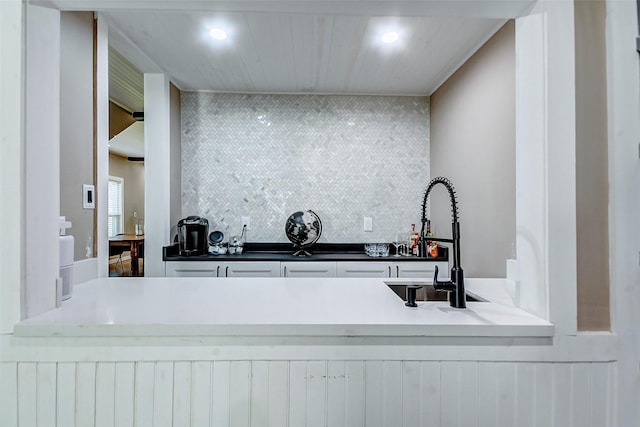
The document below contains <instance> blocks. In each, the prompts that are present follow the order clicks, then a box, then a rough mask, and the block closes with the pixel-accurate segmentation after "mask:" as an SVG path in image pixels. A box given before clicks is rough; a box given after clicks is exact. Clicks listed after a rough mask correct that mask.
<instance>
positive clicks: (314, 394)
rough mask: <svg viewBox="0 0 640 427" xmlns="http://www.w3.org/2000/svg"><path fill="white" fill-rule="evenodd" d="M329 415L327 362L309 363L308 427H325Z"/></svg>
mask: <svg viewBox="0 0 640 427" xmlns="http://www.w3.org/2000/svg"><path fill="white" fill-rule="evenodd" d="M326 415H327V362H326V361H315V360H314V361H310V362H308V363H307V419H306V426H307V427H325V426H326Z"/></svg>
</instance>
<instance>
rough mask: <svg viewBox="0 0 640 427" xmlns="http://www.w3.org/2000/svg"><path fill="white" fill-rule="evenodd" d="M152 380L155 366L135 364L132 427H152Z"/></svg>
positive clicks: (151, 364)
mask: <svg viewBox="0 0 640 427" xmlns="http://www.w3.org/2000/svg"><path fill="white" fill-rule="evenodd" d="M154 380H155V364H154V363H153V362H136V374H135V381H136V382H135V386H134V387H135V388H134V399H135V406H134V425H135V426H136V427H153V410H154V408H153V388H154Z"/></svg>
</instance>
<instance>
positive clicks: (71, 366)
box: [56, 363, 76, 427]
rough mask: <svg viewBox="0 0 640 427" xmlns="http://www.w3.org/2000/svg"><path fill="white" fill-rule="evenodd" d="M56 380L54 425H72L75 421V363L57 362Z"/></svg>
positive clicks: (67, 426) (68, 426)
mask: <svg viewBox="0 0 640 427" xmlns="http://www.w3.org/2000/svg"><path fill="white" fill-rule="evenodd" d="M56 382H57V387H56V405H57V411H56V425H57V426H60V427H62V426H64V427H74V426H75V421H76V420H75V411H76V407H75V403H76V364H75V363H58V366H57V372H56Z"/></svg>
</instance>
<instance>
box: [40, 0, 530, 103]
mask: <svg viewBox="0 0 640 427" xmlns="http://www.w3.org/2000/svg"><path fill="white" fill-rule="evenodd" d="M31 3H32V4H38V5H44V6H48V7H54V8H57V9H60V10H92V11H97V12H100V13H102V14H103V16H104V17H105V18H106V20H107V22H108V23H109V39H110V46H111V47H113V48H114V49H116V50H117V51H118V52H119V53H120V54H122V55H123V56H124V57H126V58H127V59H128V60H129V61H131V63H132V64H134V65H135V66H136V67H137V68H138V69H139V70H141V71H142V72H164V73H167V74H168V75H169V76H170V79H171V80H172V82H173V83H174V84H175V85H176V86H178V88H180V89H182V90H207V91H221V92H255V93H327V94H394V95H430V94H431V93H432V92H433V91H434V90H435V89H437V88H438V86H439V85H440V84H441V83H442V82H443V81H444V80H446V78H447V77H449V76H450V75H451V74H452V73H453V72H454V71H455V70H456V69H457V68H458V67H459V66H460V65H461V64H462V63H464V61H465V60H466V59H468V58H469V56H470V55H472V54H473V53H474V52H475V51H476V50H477V49H478V48H479V47H480V46H481V45H482V44H483V43H484V42H485V41H486V40H487V39H488V38H489V37H490V36H491V35H492V34H493V33H494V32H495V31H496V30H497V29H498V28H499V27H500V26H501V25H502V24H503V23H504V22H505V21H506V20H507V19H509V18H514V17H518V16H521V15H523V14H525V13H527V12H528V11H529V10H530V9H531V8H532V7H533V5H534V4H535V1H534V0H341V1H336V0H295V1H291V0H234V1H228V0H227V1H225V0H31ZM217 24H221V25H224V26H226V27H227V29H228V32H229V35H230V37H229V39H228V40H227V41H226V42H225V43H222V44H217V45H216V44H214V43H213V40H211V39H210V38H208V37H207V36H206V33H207V31H208V29H209V28H211V26H213V25H217ZM387 26H388V27H394V28H397V31H398V32H399V33H400V36H401V39H400V42H399V43H398V45H397V46H393V47H396V49H387V50H384V49H381V48H380V47H381V46H380V43H378V42H377V37H379V32H380V31H381V30H382V29H383V28H385V27H387ZM387 47H388V46H387ZM136 109H137V108H136ZM132 110H133V108H132Z"/></svg>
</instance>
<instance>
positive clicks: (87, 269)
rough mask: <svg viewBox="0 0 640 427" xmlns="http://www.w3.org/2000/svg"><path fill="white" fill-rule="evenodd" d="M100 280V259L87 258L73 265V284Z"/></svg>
mask: <svg viewBox="0 0 640 427" xmlns="http://www.w3.org/2000/svg"><path fill="white" fill-rule="evenodd" d="M97 278H98V259H97V258H87V259H82V260H80V261H76V262H74V263H73V284H74V286H75V285H78V284H79V283H83V282H87V281H89V280H93V279H97Z"/></svg>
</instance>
